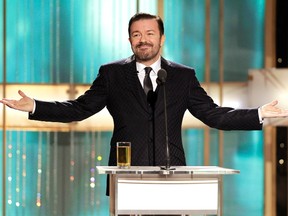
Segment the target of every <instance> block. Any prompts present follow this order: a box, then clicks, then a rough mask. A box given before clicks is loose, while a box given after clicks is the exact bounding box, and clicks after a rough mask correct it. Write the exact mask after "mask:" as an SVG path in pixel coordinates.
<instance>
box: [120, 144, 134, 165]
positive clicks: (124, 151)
mask: <svg viewBox="0 0 288 216" xmlns="http://www.w3.org/2000/svg"><path fill="white" fill-rule="evenodd" d="M117 166H118V167H119V168H124V169H125V168H130V166H131V143H130V142H117Z"/></svg>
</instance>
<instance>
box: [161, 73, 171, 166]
mask: <svg viewBox="0 0 288 216" xmlns="http://www.w3.org/2000/svg"><path fill="white" fill-rule="evenodd" d="M160 71H161V72H160V74H161V75H160V76H159V72H158V76H159V77H158V79H157V81H158V82H159V83H160V84H162V85H163V97H164V98H163V99H164V119H165V143H166V166H162V167H161V170H167V171H168V170H175V168H172V167H170V150H169V136H168V121H167V119H168V118H167V101H166V85H165V83H166V76H167V73H166V71H165V70H164V69H160ZM163 72H164V74H163Z"/></svg>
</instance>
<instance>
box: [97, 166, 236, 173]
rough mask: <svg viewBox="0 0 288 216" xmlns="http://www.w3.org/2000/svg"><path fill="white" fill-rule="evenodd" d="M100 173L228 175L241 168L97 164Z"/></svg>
mask: <svg viewBox="0 0 288 216" xmlns="http://www.w3.org/2000/svg"><path fill="white" fill-rule="evenodd" d="M96 168H97V170H98V173H99V174H160V175H169V174H191V175H228V174H238V173H240V171H239V170H234V169H228V168H223V167H218V166H173V167H172V168H173V169H170V170H165V169H161V167H157V166H131V167H130V168H126V169H123V168H122V169H121V168H118V167H117V166H96Z"/></svg>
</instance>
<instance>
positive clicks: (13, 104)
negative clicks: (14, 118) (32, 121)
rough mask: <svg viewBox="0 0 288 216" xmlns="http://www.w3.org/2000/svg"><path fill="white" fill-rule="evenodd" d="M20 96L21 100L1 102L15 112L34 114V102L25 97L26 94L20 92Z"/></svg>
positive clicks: (4, 100)
mask: <svg viewBox="0 0 288 216" xmlns="http://www.w3.org/2000/svg"><path fill="white" fill-rule="evenodd" d="M18 94H19V95H20V96H21V98H20V99H19V100H12V99H7V98H4V99H2V100H0V102H1V103H3V104H5V105H6V106H8V107H10V108H12V109H15V110H20V111H24V112H32V111H33V107H34V100H33V99H32V98H30V97H28V96H27V95H25V93H24V92H22V91H21V90H18Z"/></svg>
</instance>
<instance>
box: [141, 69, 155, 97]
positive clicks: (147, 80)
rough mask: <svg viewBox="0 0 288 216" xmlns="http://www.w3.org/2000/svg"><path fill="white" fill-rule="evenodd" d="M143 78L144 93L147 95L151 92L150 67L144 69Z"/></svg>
mask: <svg viewBox="0 0 288 216" xmlns="http://www.w3.org/2000/svg"><path fill="white" fill-rule="evenodd" d="M144 69H145V77H144V85H143V86H144V91H145V94H146V95H147V94H148V92H149V91H151V90H153V86H152V81H151V79H150V76H149V74H150V72H151V71H152V68H151V67H145V68H144Z"/></svg>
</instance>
